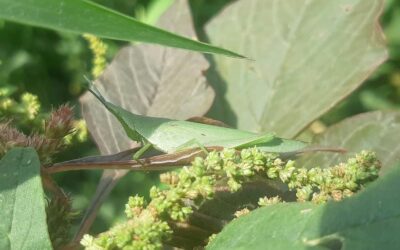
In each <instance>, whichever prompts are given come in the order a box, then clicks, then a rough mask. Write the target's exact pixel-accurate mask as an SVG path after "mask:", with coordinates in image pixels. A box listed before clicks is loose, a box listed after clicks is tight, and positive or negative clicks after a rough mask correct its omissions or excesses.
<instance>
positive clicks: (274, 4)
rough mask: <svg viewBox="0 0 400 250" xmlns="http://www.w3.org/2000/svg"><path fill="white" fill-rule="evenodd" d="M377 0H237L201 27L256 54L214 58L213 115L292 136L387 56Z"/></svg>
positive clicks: (222, 42) (223, 42)
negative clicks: (215, 97) (217, 79)
mask: <svg viewBox="0 0 400 250" xmlns="http://www.w3.org/2000/svg"><path fill="white" fill-rule="evenodd" d="M382 8H383V1H382V0H362V1H361V0H337V1H320V0H285V1H276V0H247V1H245V0H239V1H236V2H234V3H233V4H232V5H230V6H228V7H227V8H225V9H224V10H223V11H222V12H221V13H220V14H219V15H218V16H217V17H216V18H215V19H213V20H212V21H211V22H210V23H209V24H208V25H207V27H206V31H207V34H208V35H209V38H210V41H211V42H212V43H213V44H216V45H222V46H226V47H227V48H231V49H233V50H236V51H239V52H240V53H245V54H246V55H248V56H249V57H250V58H252V59H254V61H233V60H227V59H226V58H215V66H216V71H217V72H218V73H219V77H220V80H221V81H220V82H219V83H218V84H215V88H216V90H218V93H217V94H218V95H224V96H225V98H219V99H218V100H217V101H218V103H216V105H215V107H214V109H213V115H214V116H216V117H218V118H222V117H224V119H223V120H224V121H226V122H227V123H228V124H236V125H237V127H238V128H240V129H244V130H250V131H256V132H260V131H273V132H276V133H277V134H279V135H281V136H284V137H293V136H295V135H296V134H298V133H299V132H300V131H301V130H302V129H303V128H304V127H306V126H307V125H308V124H309V123H311V122H312V121H314V120H315V119H316V118H318V117H319V116H321V115H322V114H324V113H325V112H326V111H327V110H329V109H330V108H332V107H333V106H334V105H335V104H337V103H338V102H339V101H340V100H342V99H343V98H344V97H346V96H347V95H349V94H350V93H351V92H352V91H354V90H355V89H356V88H357V87H358V86H359V85H360V84H361V83H362V82H363V81H364V80H365V79H366V78H367V77H368V76H369V75H370V74H371V73H372V72H373V71H374V70H375V69H376V68H377V66H378V65H380V64H381V63H382V62H383V61H384V60H385V59H386V57H387V52H386V49H385V42H384V37H383V33H382V31H381V29H380V27H379V24H378V22H377V21H378V18H379V15H380V13H381V11H382Z"/></svg>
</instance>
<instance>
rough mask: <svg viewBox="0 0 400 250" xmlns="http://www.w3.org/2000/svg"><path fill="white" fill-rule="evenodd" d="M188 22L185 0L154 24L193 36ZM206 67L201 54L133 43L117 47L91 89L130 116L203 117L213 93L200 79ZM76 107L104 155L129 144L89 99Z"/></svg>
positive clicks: (178, 0)
mask: <svg viewBox="0 0 400 250" xmlns="http://www.w3.org/2000/svg"><path fill="white" fill-rule="evenodd" d="M191 19H192V18H191V14H190V9H189V6H188V4H187V1H186V0H176V1H175V4H174V5H172V6H171V7H170V8H169V9H168V11H167V12H165V13H164V14H163V15H162V16H161V18H160V20H159V25H160V27H162V28H165V29H168V30H171V31H173V32H176V33H177V34H181V35H185V36H189V37H195V36H196V34H195V30H194V28H193V25H192V20H191ZM208 67H209V64H208V62H207V61H206V59H205V58H204V56H203V55H200V54H196V53H190V52H188V51H184V50H176V49H171V48H166V47H160V46H154V45H147V44H134V45H131V46H128V47H125V48H123V49H121V51H120V52H119V53H118V55H117V56H116V57H115V59H114V60H113V62H112V63H111V64H110V65H109V66H108V67H107V68H106V70H105V72H104V73H103V75H102V76H101V77H100V78H99V79H97V81H96V83H95V85H96V86H97V88H98V89H100V90H102V91H101V92H102V93H104V96H105V97H106V98H107V100H109V101H111V102H112V103H114V104H116V105H119V106H121V107H123V108H125V109H126V110H128V111H130V112H133V113H136V114H141V115H149V116H156V117H167V118H172V119H188V118H190V117H193V116H203V115H204V114H205V113H206V112H207V111H208V109H209V108H210V107H211V104H212V102H213V100H214V91H213V89H212V88H211V87H210V86H209V84H208V83H207V81H206V78H205V77H204V76H203V72H204V71H206V70H207V69H208ZM81 104H82V107H83V116H84V118H85V120H86V122H87V124H88V128H89V131H90V133H91V134H92V136H93V137H94V139H95V141H96V143H97V145H98V146H99V149H100V151H101V152H102V153H103V154H111V153H117V152H120V151H122V150H126V149H129V148H131V147H132V146H133V145H132V144H133V142H132V140H131V139H129V138H128V137H127V136H126V134H125V132H124V131H123V129H122V127H121V125H120V124H119V123H118V121H117V120H116V119H115V117H114V116H113V115H112V114H111V113H110V112H108V111H107V110H106V109H105V108H104V106H103V105H101V103H99V102H98V101H97V100H96V99H95V98H94V96H93V95H91V94H90V93H87V94H86V95H84V96H83V97H82V99H81Z"/></svg>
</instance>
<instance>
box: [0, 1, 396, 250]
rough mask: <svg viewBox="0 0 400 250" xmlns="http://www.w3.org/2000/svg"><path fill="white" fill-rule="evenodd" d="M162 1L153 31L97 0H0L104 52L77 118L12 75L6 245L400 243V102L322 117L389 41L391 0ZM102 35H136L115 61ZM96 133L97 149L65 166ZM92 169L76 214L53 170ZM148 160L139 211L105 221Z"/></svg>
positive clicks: (5, 144)
mask: <svg viewBox="0 0 400 250" xmlns="http://www.w3.org/2000/svg"><path fill="white" fill-rule="evenodd" d="M153 2H154V3H153V4H151V5H150V6H149V7H148V8H142V9H140V10H141V12H140V16H142V19H144V20H145V21H146V22H148V23H155V20H156V19H157V20H158V21H157V24H156V26H158V28H155V27H153V26H149V25H147V24H144V23H141V22H139V21H137V20H136V19H133V18H131V17H129V16H126V15H123V14H120V13H118V12H115V11H113V10H110V9H108V8H105V7H102V6H99V5H97V4H95V3H92V2H91V1H86V0H85V1H83V0H76V1H63V0H53V1H47V0H36V1H35V3H34V4H33V3H32V1H28V0H19V1H18V3H16V2H15V1H14V0H3V1H0V7H1V8H0V18H1V19H2V20H5V25H7V23H8V22H13V21H17V22H19V23H23V24H26V25H34V26H39V27H43V28H50V29H53V30H57V31H59V32H74V33H79V34H82V36H80V38H79V39H82V38H83V41H85V40H86V42H87V45H88V49H89V50H90V51H91V54H92V58H93V60H92V61H91V63H89V65H90V67H91V70H90V73H88V74H87V75H86V78H88V79H89V78H90V79H89V80H88V81H89V82H90V83H89V87H88V88H87V89H88V90H89V91H86V92H85V93H83V94H82V96H81V97H80V99H79V104H77V107H78V106H79V107H81V108H82V112H81V114H82V116H83V117H82V119H80V118H79V119H77V118H74V117H75V115H74V109H73V108H72V107H71V106H70V105H62V106H60V107H59V108H55V109H52V111H51V112H46V111H44V110H43V109H42V105H41V101H40V100H39V98H38V97H37V96H36V95H34V94H32V93H30V92H25V91H19V90H18V89H17V88H16V87H14V86H13V85H12V84H8V83H7V84H2V85H1V87H0V114H1V116H2V119H1V120H0V157H1V161H0V216H1V220H0V221H1V223H0V249H80V248H82V247H84V248H85V249H93V250H94V249H96V250H97V249H113V250H114V249H127V250H128V249H132V250H136V249H138V250H139V249H164V248H167V249H168V248H173V247H175V248H181V249H203V248H206V249H253V248H259V247H260V246H263V248H264V249H308V248H334V249H341V248H348V249H366V248H369V249H381V248H382V247H384V248H385V249H396V248H398V246H399V245H400V238H399V237H397V232H398V231H399V230H400V222H399V220H398V218H399V216H400V210H399V209H398V207H399V206H400V194H399V192H396V190H398V189H399V188H400V184H399V182H398V179H399V178H400V169H399V163H400V156H399V155H400V147H399V146H398V144H399V141H400V138H399V135H400V113H399V112H398V111H397V110H390V111H389V110H376V111H373V112H367V113H364V114H360V115H356V116H353V117H348V118H346V119H344V120H342V121H340V122H338V123H336V124H334V125H331V124H330V123H329V122H327V121H328V120H329V119H327V117H328V118H329V117H330V116H331V113H330V112H328V111H329V110H330V109H331V108H332V107H335V106H337V104H338V103H339V102H340V101H341V100H343V99H344V98H345V97H347V96H348V95H349V94H351V93H352V92H353V91H354V90H355V89H357V88H358V87H359V86H360V85H361V84H362V82H363V81H364V80H365V79H367V78H368V77H369V76H370V74H371V73H372V72H373V71H374V70H375V69H376V68H377V67H378V66H379V65H380V64H381V63H383V62H384V61H385V60H386V58H387V56H388V55H387V49H386V45H385V37H384V34H383V32H382V30H381V29H380V27H379V23H378V20H379V17H380V14H381V12H382V9H383V6H384V1H383V0H363V1H356V0H344V1H340V2H338V1H307V0H299V1H272V0H237V1H232V2H230V3H229V4H228V3H224V4H225V5H224V8H223V9H221V10H220V12H218V13H217V12H216V13H215V15H214V17H212V18H210V17H207V19H208V22H207V24H205V23H204V20H203V19H204V17H203V16H202V15H200V12H198V11H199V9H201V8H200V7H201V6H203V5H204V6H206V4H205V3H203V1H196V3H194V2H193V3H191V6H192V9H191V8H190V6H189V1H187V0H175V1H164V0H159V1H153ZM207 4H209V3H207ZM213 4H215V5H216V6H219V5H221V6H219V7H220V8H222V4H220V3H219V1H216V3H213ZM3 5H4V6H3ZM196 6H197V7H196ZM199 6H200V7H199ZM137 12H138V11H137ZM48 13H53V14H52V15H49V14H48ZM83 13H84V14H83ZM138 13H139V12H138ZM193 13H194V14H195V15H194V16H195V18H194V20H195V22H194V23H193V19H192V14H193ZM194 27H196V29H197V30H196V29H195V28H194ZM165 30H167V31H169V32H165ZM0 32H1V30H0ZM196 34H202V35H201V37H206V38H207V39H208V41H209V42H210V43H211V44H213V45H211V44H207V43H201V42H198V41H197V38H196ZM188 37H190V38H192V39H189V38H188ZM103 38H114V39H117V40H122V41H132V40H134V41H137V42H135V43H130V44H128V45H126V46H124V47H123V48H121V49H120V50H119V51H118V52H117V53H116V55H115V57H114V59H113V60H112V61H110V62H108V61H107V55H108V53H110V51H109V48H112V49H114V50H115V48H116V46H115V44H113V43H112V42H110V41H108V40H103ZM202 40H204V39H202ZM148 43H153V44H154V43H155V44H158V45H152V44H148ZM159 45H162V46H159ZM220 46H222V47H226V48H229V50H227V49H224V48H222V47H220ZM172 47H175V48H172ZM177 48H181V49H185V50H181V49H177ZM197 52H204V53H211V54H212V55H208V56H204V55H202V54H201V53H197ZM243 58H245V59H243ZM248 58H250V59H251V60H249V59H248ZM81 70H82V69H81ZM88 72H89V71H88ZM382 72H384V70H383V71H382ZM382 72H378V73H377V74H376V75H375V78H379V77H381V75H382V74H384V73H382ZM89 76H90V77H89ZM0 80H2V78H0ZM72 103H75V102H72ZM310 124H311V125H310ZM89 133H90V135H91V137H90V138H91V139H92V140H93V141H94V142H95V143H96V145H97V146H98V149H99V151H100V153H101V155H98V156H89V157H84V158H78V159H72V160H68V161H64V162H58V163H57V161H58V160H57V159H58V156H59V154H60V153H63V152H65V151H66V150H68V149H70V148H72V147H76V148H79V147H80V146H81V144H80V143H82V142H84V141H87V140H88V134H89ZM84 169H86V170H91V171H92V170H102V171H103V174H102V177H101V178H100V181H99V183H98V187H97V191H96V193H95V194H94V195H93V197H91V202H90V204H89V205H88V208H87V209H86V211H78V210H77V209H74V205H75V204H74V196H73V195H71V194H69V193H67V192H66V191H64V189H63V187H62V185H60V183H63V182H60V183H58V180H59V179H58V177H55V173H61V172H64V171H81V170H84ZM129 170H131V171H129ZM149 171H154V172H156V173H157V174H158V175H159V182H156V183H154V185H152V187H151V188H150V189H149V190H148V191H147V194H148V197H147V196H141V195H139V194H137V186H138V185H140V183H139V184H138V183H134V182H133V181H132V183H130V185H129V187H128V188H127V190H126V193H124V195H126V205H125V214H126V218H125V219H124V220H120V221H118V222H117V223H115V222H114V225H112V226H111V225H109V229H108V230H105V231H103V232H102V233H99V234H97V233H94V232H95V231H99V230H96V228H95V230H93V227H92V224H93V222H94V220H95V218H96V216H98V213H97V212H98V211H99V208H100V207H101V205H102V202H103V201H105V200H106V198H107V197H109V194H110V192H111V190H112V189H113V187H114V186H115V185H116V184H117V183H118V182H119V181H120V180H121V178H123V177H124V176H126V175H127V176H126V177H125V178H130V177H131V176H133V175H134V174H132V173H130V172H136V173H135V174H136V176H141V177H143V179H146V178H147V176H148V172H149ZM138 172H139V173H138ZM60 175H62V173H61V174H60ZM63 178H64V181H65V179H68V178H69V177H68V176H67V175H65V177H64V176H63ZM77 180H78V178H76V179H74V180H71V181H75V182H76V181H77ZM132 180H133V178H132ZM129 196H130V197H129ZM128 197H129V198H128ZM99 216H100V217H101V213H100V215H99ZM28 222H29V223H28ZM386 228H388V229H390V230H384V229H386Z"/></svg>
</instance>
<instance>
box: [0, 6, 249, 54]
mask: <svg viewBox="0 0 400 250" xmlns="http://www.w3.org/2000/svg"><path fill="white" fill-rule="evenodd" d="M0 18H3V19H4V20H6V21H13V22H18V23H23V24H27V25H33V26H39V27H43V28H49V29H53V30H58V31H68V32H74V33H80V34H82V33H90V34H93V35H96V36H99V37H103V38H110V39H117V40H123V41H141V42H148V43H156V44H161V45H165V46H170V47H176V48H182V49H188V50H193V51H200V52H204V53H216V54H222V55H226V56H231V57H239V58H243V56H241V55H239V54H236V53H234V52H231V51H229V50H225V49H222V48H218V47H215V46H212V45H208V44H206V43H202V42H198V41H194V40H191V39H188V38H185V37H182V36H178V35H175V34H173V33H170V32H168V31H165V30H162V29H158V28H155V27H152V26H150V25H147V24H143V23H140V22H138V21H137V20H135V19H134V18H131V17H129V16H125V15H123V14H120V13H118V12H115V11H113V10H111V9H107V8H105V7H103V6H101V5H98V4H95V3H93V2H91V1H88V0H18V1H15V0H0Z"/></svg>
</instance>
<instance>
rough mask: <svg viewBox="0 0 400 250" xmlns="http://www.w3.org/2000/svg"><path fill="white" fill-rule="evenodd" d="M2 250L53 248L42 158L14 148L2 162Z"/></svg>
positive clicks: (0, 169)
mask: <svg viewBox="0 0 400 250" xmlns="http://www.w3.org/2000/svg"><path fill="white" fill-rule="evenodd" d="M0 218H1V223H0V249H4V250H6V249H15V250H17V249H18V250H20V249H52V247H51V242H50V238H49V235H48V232H47V224H46V212H45V198H44V192H43V189H42V181H41V179H40V162H39V158H38V156H37V154H36V152H35V150H34V149H32V148H14V149H12V150H10V151H9V152H8V153H7V154H6V155H5V156H4V157H3V158H2V159H1V161H0Z"/></svg>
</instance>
